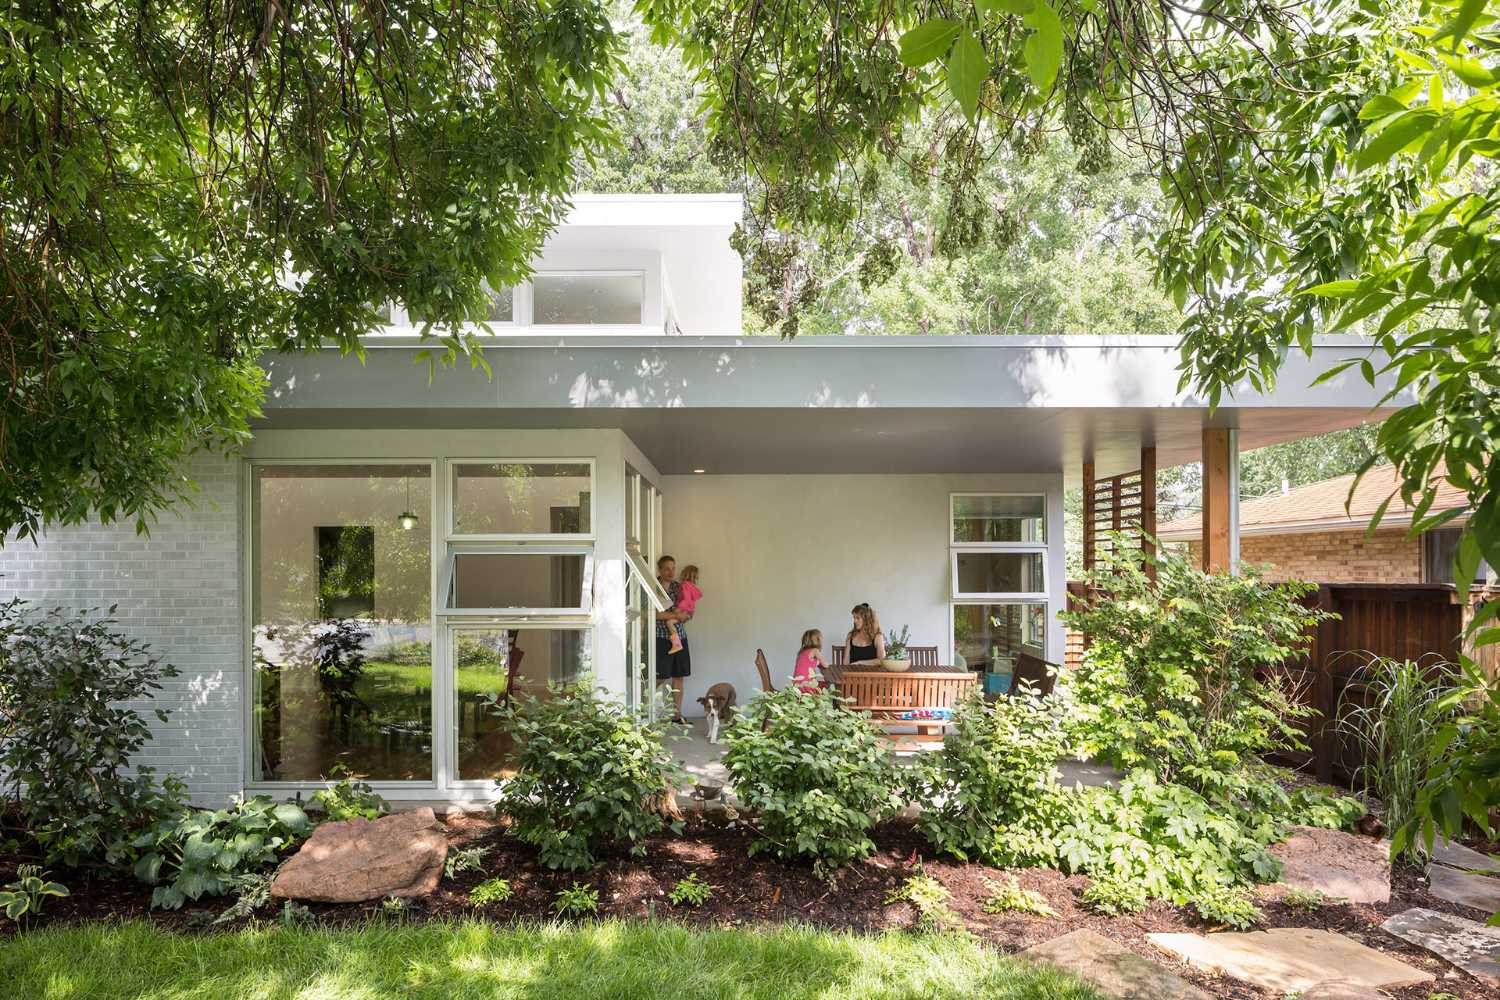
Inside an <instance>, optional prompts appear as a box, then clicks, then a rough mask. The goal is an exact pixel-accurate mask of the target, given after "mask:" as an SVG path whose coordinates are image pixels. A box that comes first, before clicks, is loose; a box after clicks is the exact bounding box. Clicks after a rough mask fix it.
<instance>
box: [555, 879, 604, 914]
mask: <svg viewBox="0 0 1500 1000" xmlns="http://www.w3.org/2000/svg"><path fill="white" fill-rule="evenodd" d="M552 909H553V911H554V912H555V913H556V914H557V915H558V916H560V917H583V916H587V915H589V914H591V913H598V912H599V890H598V889H595V888H593V887H592V886H589V885H588V884H586V883H584V882H574V883H573V884H572V885H570V886H568V887H567V888H566V889H563V890H561V891H559V892H558V894H557V898H556V899H554V900H553V901H552Z"/></svg>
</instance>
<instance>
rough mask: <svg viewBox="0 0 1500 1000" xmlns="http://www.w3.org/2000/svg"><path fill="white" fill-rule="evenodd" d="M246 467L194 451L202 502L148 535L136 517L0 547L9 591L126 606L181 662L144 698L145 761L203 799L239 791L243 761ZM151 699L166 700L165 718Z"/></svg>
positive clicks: (47, 599)
mask: <svg viewBox="0 0 1500 1000" xmlns="http://www.w3.org/2000/svg"><path fill="white" fill-rule="evenodd" d="M239 469H240V465H239V463H238V462H237V461H233V460H228V459H223V458H212V457H204V458H201V459H199V460H197V461H195V462H193V463H192V464H191V466H190V468H189V469H188V474H189V475H190V476H191V477H192V478H193V479H194V481H196V482H197V484H198V487H199V493H198V495H197V501H196V504H195V506H193V507H191V508H184V509H183V510H181V511H180V512H176V513H166V514H163V515H162V516H161V518H160V520H159V521H158V522H157V523H155V524H154V525H153V526H152V528H151V534H150V536H149V537H145V536H141V535H137V534H136V531H135V525H134V523H133V522H126V523H120V524H110V525H101V524H97V523H95V524H84V525H78V526H76V527H66V528H50V529H48V530H47V532H46V533H45V535H44V536H43V537H42V539H41V540H40V542H39V543H38V544H36V545H33V544H32V543H31V542H30V541H11V542H9V543H7V544H5V545H4V546H3V547H0V599H9V598H10V597H13V596H18V597H23V598H25V599H26V600H28V601H30V602H32V604H33V605H34V606H35V607H37V608H47V607H53V606H63V607H68V608H73V609H75V610H83V609H87V608H101V609H103V608H108V607H109V606H110V605H112V604H114V605H118V608H117V610H116V611H115V618H116V619H117V620H118V621H119V623H120V628H121V630H122V631H125V632H126V633H128V634H129V635H131V636H133V637H134V638H137V639H140V640H142V641H144V642H148V643H150V644H151V647H152V649H153V651H154V652H155V653H157V654H158V655H160V656H162V657H163V658H164V659H166V660H167V661H168V662H170V663H172V664H173V665H174V666H176V667H177V668H178V669H179V670H180V671H181V674H180V675H179V676H177V677H175V678H173V679H171V680H169V681H167V682H166V684H165V687H164V690H163V691H161V692H160V694H159V695H158V696H157V698H156V699H155V703H154V704H142V705H137V706H135V707H136V708H137V710H138V711H140V712H141V714H142V715H143V716H144V717H145V718H146V720H147V722H148V723H150V725H151V727H152V729H153V731H154V733H155V738H154V739H153V740H152V741H151V742H150V743H148V744H147V745H146V749H145V751H144V752H143V753H142V754H141V755H140V756H139V757H138V758H137V762H138V763H140V764H149V765H151V766H153V767H155V768H156V769H157V770H158V771H159V772H163V773H173V774H177V775H179V776H181V777H182V778H183V779H185V780H186V781H187V783H188V788H189V790H190V791H191V793H192V795H193V797H194V798H195V799H196V800H197V801H199V802H203V803H205V804H207V803H220V802H223V801H225V800H226V799H228V797H229V796H230V795H232V794H234V793H235V792H237V791H239V789H240V787H241V782H240V776H241V774H242V773H243V771H244V760H245V758H244V728H243V726H242V724H241V710H242V703H241V700H240V698H241V689H242V688H241V683H242V677H243V662H244V659H243V653H242V649H241V635H242V621H243V611H242V603H241V601H242V595H241V593H240V572H239V565H240V564H239V554H238V547H239V542H240V479H239ZM151 708H164V709H167V710H169V711H170V712H171V713H172V714H171V716H170V718H169V720H168V722H167V723H166V724H162V723H160V722H158V721H157V719H156V718H155V716H153V715H151V714H150V712H149V709H151Z"/></svg>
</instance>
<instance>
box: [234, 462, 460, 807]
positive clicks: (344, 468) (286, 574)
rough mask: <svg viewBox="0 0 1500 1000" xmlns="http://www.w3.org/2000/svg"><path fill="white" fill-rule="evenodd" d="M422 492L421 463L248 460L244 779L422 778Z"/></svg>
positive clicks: (426, 675)
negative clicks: (249, 693) (249, 764)
mask: <svg viewBox="0 0 1500 1000" xmlns="http://www.w3.org/2000/svg"><path fill="white" fill-rule="evenodd" d="M431 497H432V477H431V470H430V468H429V467H428V466H426V465H262V466H256V467H255V468H254V471H253V487H252V501H251V502H252V515H251V517H252V550H253V553H254V555H253V559H254V566H253V567H252V576H253V586H252V619H253V623H254V633H253V644H254V648H253V651H252V659H253V663H254V742H255V748H254V761H253V773H254V778H255V780H257V781H316V780H319V779H322V778H327V777H329V776H331V775H333V774H334V773H336V772H337V771H338V770H339V769H345V770H347V771H349V772H351V773H353V774H356V775H359V776H361V777H364V778H368V779H371V780H431V778H432V626H431V622H432V613H431V580H432V575H431V574H432V568H431V567H432V563H431V533H430V527H429V518H430V517H431V511H432V503H431Z"/></svg>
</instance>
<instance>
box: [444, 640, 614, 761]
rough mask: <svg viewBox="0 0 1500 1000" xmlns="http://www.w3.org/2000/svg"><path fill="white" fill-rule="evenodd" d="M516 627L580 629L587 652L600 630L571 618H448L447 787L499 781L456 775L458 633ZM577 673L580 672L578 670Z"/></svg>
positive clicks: (446, 645) (591, 648)
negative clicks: (455, 619) (552, 619)
mask: <svg viewBox="0 0 1500 1000" xmlns="http://www.w3.org/2000/svg"><path fill="white" fill-rule="evenodd" d="M508 628H513V629H519V630H521V631H523V632H526V631H544V630H545V631H554V632H557V631H568V632H582V633H583V634H584V635H585V636H586V642H587V643H588V649H589V656H590V658H592V657H593V656H594V653H595V646H596V644H597V643H598V641H599V630H598V629H597V628H595V627H594V625H593V623H592V622H589V623H577V622H570V621H550V620H549V621H535V620H530V619H525V620H523V619H519V618H515V619H503V620H498V621H476V620H461V621H450V622H448V627H447V628H445V629H443V634H444V659H445V660H446V661H447V663H448V664H449V667H448V672H449V674H450V675H451V677H452V679H451V681H450V682H449V683H448V688H449V693H448V719H449V722H448V725H447V729H448V735H447V742H448V747H447V749H446V750H445V751H444V754H443V756H444V758H445V760H444V765H445V770H444V773H445V774H446V775H447V779H448V780H447V783H446V785H445V786H444V787H445V788H449V789H461V790H464V791H492V790H494V789H496V788H499V787H500V784H501V782H499V781H496V780H495V779H494V778H461V777H459V776H458V730H457V726H456V725H454V723H455V722H456V720H457V718H458V684H457V670H458V666H457V663H458V661H457V658H456V657H455V656H454V655H453V654H454V651H455V650H456V649H457V648H458V637H459V636H460V635H463V634H465V633H472V632H490V631H495V630H497V629H508ZM579 676H583V675H582V674H580V675H579Z"/></svg>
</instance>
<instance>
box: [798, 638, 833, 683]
mask: <svg viewBox="0 0 1500 1000" xmlns="http://www.w3.org/2000/svg"><path fill="white" fill-rule="evenodd" d="M827 667H828V662H827V661H826V660H824V659H823V633H822V632H820V631H818V630H817V629H815V628H810V629H808V630H807V631H806V632H803V633H802V649H801V650H800V651H798V653H797V669H796V670H794V671H792V684H793V685H794V686H795V687H796V688H797V690H798V691H801V692H802V693H803V694H814V693H816V692H817V690H818V689H819V688H823V687H827V686H828V682H827V681H825V680H823V673H822V672H823V671H824V670H825V669H827Z"/></svg>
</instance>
